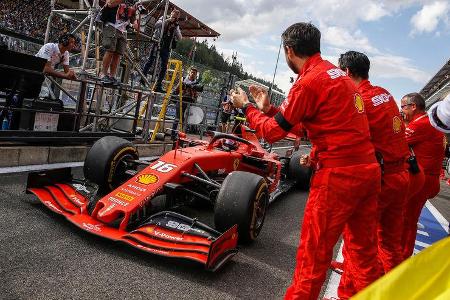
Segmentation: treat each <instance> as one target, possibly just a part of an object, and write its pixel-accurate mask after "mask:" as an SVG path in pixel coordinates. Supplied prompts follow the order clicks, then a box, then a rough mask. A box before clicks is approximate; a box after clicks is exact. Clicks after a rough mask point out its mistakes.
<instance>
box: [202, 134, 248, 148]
mask: <svg viewBox="0 0 450 300" xmlns="http://www.w3.org/2000/svg"><path fill="white" fill-rule="evenodd" d="M208 133H210V134H211V135H212V138H211V141H209V144H208V146H207V147H206V149H207V150H211V149H212V148H213V147H214V144H215V142H216V141H217V140H220V139H230V140H234V141H236V142H240V143H243V144H246V145H247V146H248V150H249V151H250V149H252V148H253V149H256V146H255V145H253V144H252V143H251V142H250V141H248V140H246V139H243V138H241V137H238V136H235V135H233V134H228V133H223V132H217V131H209V132H208Z"/></svg>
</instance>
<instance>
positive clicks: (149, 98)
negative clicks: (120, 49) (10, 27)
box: [44, 0, 170, 140]
mask: <svg viewBox="0 0 450 300" xmlns="http://www.w3.org/2000/svg"><path fill="white" fill-rule="evenodd" d="M154 2H155V1H145V0H144V1H140V4H142V5H144V6H145V5H147V6H148V5H150V4H154ZM169 3H170V2H169V0H160V1H158V3H157V4H156V6H155V7H154V8H153V11H155V10H156V9H158V8H159V7H160V6H163V5H164V13H163V18H164V19H165V18H166V17H167V13H168V9H169ZM55 4H56V0H50V8H51V11H50V15H49V18H48V22H47V29H46V33H45V41H44V42H45V43H47V42H48V41H49V37H50V30H51V24H52V21H53V18H54V17H55V16H60V17H62V18H64V19H69V20H72V21H74V22H77V23H78V24H77V26H76V27H75V28H74V29H73V30H72V32H71V33H72V34H80V35H81V45H82V47H81V58H82V64H81V67H80V70H79V74H78V77H79V79H80V81H81V82H82V87H81V88H80V93H84V92H86V83H87V82H90V84H93V85H94V86H95V90H94V92H93V93H92V94H91V99H87V100H90V103H91V104H92V103H93V100H94V98H96V99H97V101H96V107H95V116H99V115H100V112H101V108H102V100H103V98H104V97H103V95H104V90H105V89H104V86H103V85H101V84H100V82H99V81H98V80H97V78H96V75H98V74H99V73H100V63H99V62H100V48H101V45H100V34H101V31H102V26H101V25H100V24H99V22H98V19H99V14H100V13H101V10H102V7H101V6H100V1H99V0H93V1H92V2H89V1H88V0H80V1H79V8H78V9H56V8H55ZM149 11H150V13H151V12H152V10H149ZM140 17H141V15H140V14H139V19H140ZM163 26H164V25H163ZM162 30H164V28H162ZM86 31H87V34H86ZM135 37H136V39H135V40H136V41H137V42H139V41H140V40H141V39H142V37H144V38H145V39H146V40H147V41H150V42H158V43H159V40H158V41H155V40H152V38H151V37H149V36H146V35H145V34H144V33H142V32H140V30H138V32H137V34H136V35H135ZM92 51H95V59H96V62H97V63H96V68H95V71H94V72H88V70H87V61H88V58H89V57H90V56H89V54H90V53H91V52H92ZM124 57H125V59H126V61H127V67H126V68H125V70H124V72H123V74H122V76H120V78H121V79H122V82H121V84H120V85H119V86H118V87H116V88H117V92H119V94H115V96H116V97H117V99H116V101H115V102H116V104H117V103H119V104H123V103H120V101H118V99H119V97H121V96H123V93H125V91H126V90H130V89H131V90H132V91H133V92H136V93H137V94H138V95H139V96H138V98H139V100H138V99H136V100H135V101H132V102H131V103H126V104H125V105H123V106H122V105H119V106H120V107H118V108H116V109H114V110H113V113H111V114H110V116H109V117H114V116H115V115H116V114H119V117H124V116H125V115H127V114H128V113H129V112H131V111H132V110H133V109H134V108H135V107H136V105H138V104H139V105H140V102H144V101H145V102H144V103H146V105H147V106H146V107H145V108H144V110H145V112H146V114H145V117H144V124H143V133H144V139H145V140H149V138H150V135H149V133H148V132H149V130H150V121H151V112H152V110H153V104H154V102H155V97H156V95H155V94H154V93H153V92H151V91H148V92H145V91H138V90H136V89H135V88H133V87H130V86H128V85H127V81H128V79H129V74H130V72H132V71H134V72H136V73H137V74H139V76H140V78H141V80H142V81H144V82H145V84H146V86H148V87H150V86H151V83H150V82H149V81H148V80H147V77H146V76H145V75H144V74H143V72H142V70H141V67H140V56H139V54H138V53H133V52H132V49H131V48H130V47H129V46H128V45H127V48H126V53H125V55H124ZM159 59H160V58H159V53H157V57H156V62H155V65H156V66H157V65H158V62H159ZM156 72H157V68H154V73H153V76H152V78H155V74H156ZM48 78H49V79H50V80H51V82H52V83H53V84H56V85H57V87H58V88H59V89H60V90H61V92H63V93H65V94H66V95H68V96H69V98H71V99H72V100H74V101H76V99H74V97H73V96H72V95H71V94H70V93H69V92H68V91H66V90H65V89H64V88H63V87H62V86H61V85H59V84H58V83H57V82H56V81H55V80H54V79H53V78H50V77H48ZM116 88H114V89H116ZM120 93H122V94H120ZM141 97H145V99H142V98H141ZM81 99H85V98H84V97H83V96H82V95H80V97H79V100H81ZM79 100H78V101H76V102H77V112H79V113H81V114H83V112H84V111H85V109H86V107H85V105H86V101H79ZM82 102H84V103H82ZM90 108H91V107H89V111H90ZM138 109H139V108H137V110H138ZM85 120H87V118H86V119H85ZM99 120H100V119H99V118H98V117H94V118H93V122H92V123H90V124H87V122H86V123H85V126H84V127H83V126H81V127H80V128H79V130H80V131H81V132H83V131H87V130H92V131H96V130H98V125H99Z"/></svg>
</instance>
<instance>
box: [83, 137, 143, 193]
mask: <svg viewBox="0 0 450 300" xmlns="http://www.w3.org/2000/svg"><path fill="white" fill-rule="evenodd" d="M138 158H139V157H138V153H137V150H136V148H135V147H134V146H133V144H132V143H131V142H129V141H127V140H124V139H122V138H119V137H116V136H105V137H103V138H101V139H99V140H98V141H97V142H95V143H94V145H93V146H92V148H91V149H89V151H88V153H87V155H86V159H85V160H84V168H83V172H84V177H85V178H86V179H88V180H89V181H92V182H94V183H96V184H97V185H98V186H99V188H100V189H101V190H102V191H104V192H108V191H111V190H113V189H115V188H116V187H118V186H119V185H120V184H122V183H123V182H124V181H125V180H126V179H127V175H126V173H125V172H126V171H127V169H129V167H128V164H127V162H126V160H128V159H138Z"/></svg>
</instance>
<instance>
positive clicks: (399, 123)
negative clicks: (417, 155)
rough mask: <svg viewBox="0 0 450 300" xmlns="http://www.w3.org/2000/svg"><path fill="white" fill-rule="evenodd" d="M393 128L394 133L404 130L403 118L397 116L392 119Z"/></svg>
mask: <svg viewBox="0 0 450 300" xmlns="http://www.w3.org/2000/svg"><path fill="white" fill-rule="evenodd" d="M392 129H394V133H399V132H400V131H401V130H402V120H401V119H400V118H399V117H397V116H395V117H394V119H392Z"/></svg>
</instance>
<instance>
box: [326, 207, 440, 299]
mask: <svg viewBox="0 0 450 300" xmlns="http://www.w3.org/2000/svg"><path fill="white" fill-rule="evenodd" d="M425 206H426V208H428V210H429V211H430V212H431V214H432V215H433V216H434V217H435V218H436V220H437V221H438V222H439V224H440V225H441V226H442V228H443V229H444V230H445V231H446V232H447V233H449V232H448V230H449V228H448V225H449V222H448V221H447V220H446V219H445V218H444V216H442V214H441V213H440V212H439V211H438V210H437V209H436V208H435V207H434V206H433V205H432V204H431V203H430V201H427V202H426V203H425ZM422 227H423V226H422ZM419 231H420V230H418V232H419ZM421 232H423V231H421ZM419 233H420V232H419ZM342 245H343V242H341V244H340V245H339V251H338V254H337V257H336V261H342V260H343V257H342ZM416 245H417V246H421V247H424V248H426V247H428V246H430V245H429V244H426V243H422V242H420V241H417V240H416ZM419 252H420V251H419V250H417V249H414V254H417V253H419ZM340 280H341V275H339V274H337V273H336V272H332V273H331V275H330V278H329V280H328V282H327V288H326V290H325V295H324V298H329V299H331V298H332V297H335V298H336V299H339V298H337V288H338V286H339V281H340Z"/></svg>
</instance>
